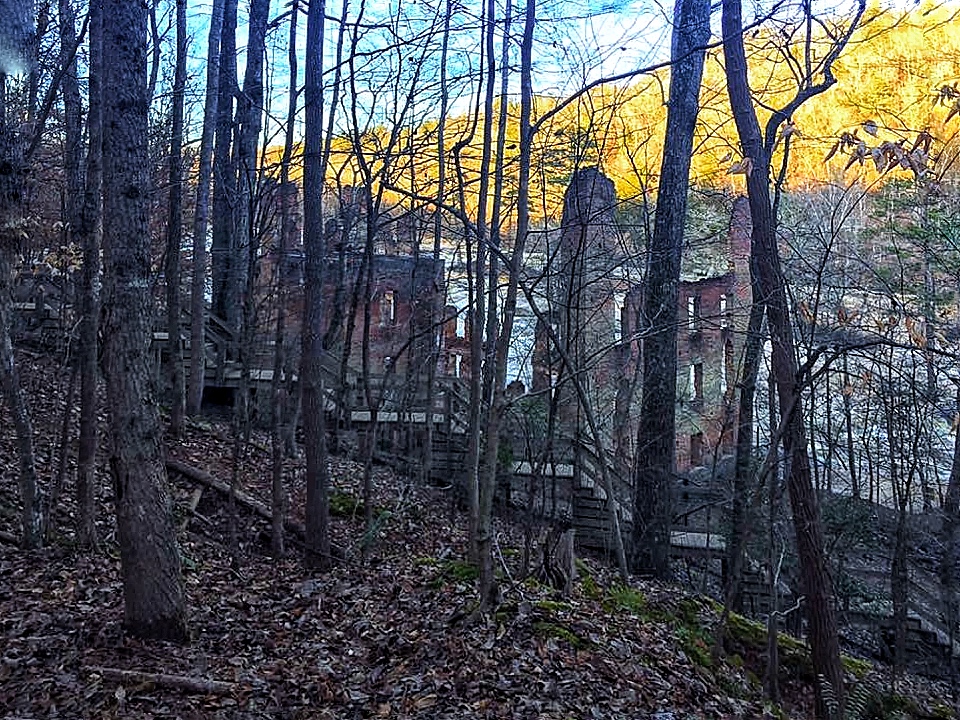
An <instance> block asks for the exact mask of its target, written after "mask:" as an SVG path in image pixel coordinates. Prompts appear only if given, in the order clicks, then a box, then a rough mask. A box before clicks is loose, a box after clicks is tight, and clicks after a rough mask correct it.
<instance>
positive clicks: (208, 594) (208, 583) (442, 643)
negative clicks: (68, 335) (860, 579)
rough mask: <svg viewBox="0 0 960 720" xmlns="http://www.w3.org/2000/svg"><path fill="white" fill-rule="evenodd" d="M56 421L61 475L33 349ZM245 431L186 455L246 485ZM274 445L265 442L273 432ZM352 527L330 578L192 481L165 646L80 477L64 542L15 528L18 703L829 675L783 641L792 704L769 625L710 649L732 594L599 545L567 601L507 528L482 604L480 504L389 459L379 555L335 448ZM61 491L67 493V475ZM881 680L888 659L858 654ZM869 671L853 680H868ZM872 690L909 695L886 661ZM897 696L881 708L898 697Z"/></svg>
mask: <svg viewBox="0 0 960 720" xmlns="http://www.w3.org/2000/svg"><path fill="white" fill-rule="evenodd" d="M23 359H24V360H25V361H27V366H26V368H25V373H24V375H25V378H26V384H27V385H28V386H29V388H30V390H31V397H32V398H33V411H34V413H35V418H36V427H37V428H38V434H39V442H38V447H39V448H40V456H41V458H43V461H44V465H43V467H42V468H41V476H42V477H44V478H49V477H51V476H52V474H53V468H52V466H51V465H50V459H51V458H52V457H53V458H55V456H56V453H55V452H52V451H51V450H52V449H54V448H56V447H57V437H56V435H57V428H58V427H59V426H60V422H59V419H58V415H59V414H60V413H61V402H62V400H63V394H62V393H61V392H60V387H61V386H63V385H65V383H66V379H65V378H64V377H62V374H61V372H60V369H59V368H58V367H56V366H55V365H53V364H52V363H50V362H49V361H40V360H37V359H34V358H27V357H24V358H23ZM0 427H2V428H4V431H3V433H2V434H0V467H2V468H4V471H3V473H2V476H0V477H2V480H0V531H2V532H3V533H5V534H12V533H14V532H15V531H16V518H17V508H16V505H17V501H16V497H17V490H16V484H15V480H14V479H15V471H14V466H15V456H14V454H13V447H12V437H11V432H10V430H9V428H10V425H9V422H8V419H7V418H6V416H5V415H0ZM258 446H261V443H258V442H257V440H256V438H255V440H254V442H253V444H252V445H251V450H250V455H249V457H248V458H247V459H246V462H245V463H244V465H243V468H242V470H241V478H242V486H243V490H244V492H246V493H249V494H250V495H253V496H255V497H260V498H261V499H266V498H267V497H268V486H267V481H268V478H267V474H266V471H265V468H267V467H268V457H267V454H266V452H265V450H264V449H259V447H258ZM230 447H231V443H230V442H229V437H228V428H227V427H226V426H222V425H218V424H216V423H211V424H207V423H203V424H199V425H194V426H192V427H191V428H190V429H189V431H188V435H187V437H186V438H185V440H184V442H183V443H182V445H180V446H178V447H177V448H174V449H171V451H170V455H171V457H174V458H177V459H179V460H180V461H181V462H185V463H188V464H190V465H191V466H194V467H198V468H203V469H205V470H206V471H208V472H209V473H211V474H212V475H214V476H216V477H219V478H221V479H225V478H228V477H229V475H228V469H229V467H230V459H229V458H230V454H229V449H230ZM262 447H263V448H265V447H266V445H265V444H264V445H262ZM331 469H332V471H333V476H334V478H335V484H336V487H337V493H336V495H335V502H334V503H333V511H334V515H335V521H334V522H335V527H334V539H335V541H336V542H337V543H338V544H340V545H341V546H342V547H344V548H346V550H347V560H346V561H344V562H342V563H341V564H339V565H338V566H337V567H336V568H335V569H334V570H333V571H331V572H330V573H329V574H327V575H324V576H314V575H310V574H308V573H305V571H304V570H303V569H302V567H301V565H300V564H299V562H298V559H297V553H296V552H295V551H294V552H293V554H292V556H291V557H290V558H288V559H284V560H282V561H276V560H273V559H271V558H269V557H268V556H267V555H266V554H265V550H266V545H267V543H268V532H267V531H268V528H267V525H266V523H265V521H263V520H261V519H260V518H258V517H257V516H255V515H254V514H252V513H250V512H248V511H247V510H245V509H244V508H243V507H241V508H240V509H239V510H238V528H239V537H240V544H241V550H240V554H239V556H238V557H237V561H236V562H232V559H231V554H230V552H229V551H228V546H227V537H228V536H229V533H228V529H227V528H228V524H227V518H228V512H229V506H228V503H227V501H226V499H225V498H224V497H222V496H221V495H220V494H218V493H217V492H215V491H213V490H211V489H209V488H207V489H204V490H203V491H202V493H199V499H198V502H197V503H196V505H195V508H196V509H195V511H193V512H191V511H189V509H188V508H189V506H190V504H191V501H192V500H197V495H198V490H199V488H201V486H200V485H197V484H195V483H193V482H191V481H190V480H188V479H186V478H184V477H183V476H182V475H180V474H177V473H173V474H172V491H173V495H174V498H175V501H176V512H177V515H178V520H179V522H180V527H181V535H180V540H181V543H182V552H183V565H184V573H185V576H186V580H187V587H188V593H189V599H190V606H191V617H190V623H191V628H192V632H193V642H192V643H191V644H190V645H189V646H186V647H180V646H172V645H167V644H162V643H144V642H139V641H136V640H133V639H131V638H128V637H125V636H124V634H123V632H122V628H121V620H122V599H121V595H120V578H119V562H118V559H117V547H116V542H115V537H114V534H113V522H112V518H111V517H110V515H109V513H110V512H111V508H110V502H109V497H108V495H109V493H108V492H107V489H106V479H107V475H106V468H105V467H101V477H102V479H103V480H104V482H105V486H104V488H103V490H102V493H101V496H102V500H103V508H102V509H103V514H102V516H101V524H100V532H101V537H102V538H104V544H103V550H104V552H103V553H102V554H97V555H92V556H91V555H87V554H83V553H80V552H79V551H77V550H76V549H75V548H73V547H72V545H71V543H72V531H71V530H70V529H69V518H70V515H71V508H72V500H71V499H70V498H69V496H70V493H71V490H72V488H71V487H70V483H69V482H68V483H67V485H66V486H65V487H63V488H62V492H63V496H62V497H63V500H62V502H61V503H60V505H59V508H58V511H57V532H56V534H55V541H54V543H53V544H52V545H51V547H49V548H47V549H45V550H42V551H39V552H34V553H29V554H28V553H24V552H22V551H20V550H19V549H17V548H15V547H13V546H11V545H10V544H9V543H8V542H0V628H2V634H3V637H4V639H5V642H4V644H3V647H2V650H0V653H2V657H0V716H4V717H123V718H147V717H183V718H192V717H197V718H207V717H222V718H266V717H271V718H277V717H279V718H361V717H393V718H470V717H487V718H507V717H513V718H558V719H559V718H570V717H576V718H588V717H590V718H624V717H631V718H646V717H657V718H660V719H661V720H666V719H667V718H676V719H679V718H701V717H703V718H708V717H709V718H721V717H722V718H742V717H791V718H803V717H809V716H810V714H811V702H812V700H811V698H812V695H813V688H812V685H811V681H812V678H810V677H809V671H808V665H807V662H806V660H805V654H804V652H803V648H802V646H800V645H798V644H797V643H796V642H795V641H790V642H786V643H782V645H781V655H782V671H781V687H782V690H783V693H784V703H783V707H782V710H781V709H770V708H766V707H765V705H764V702H763V699H762V688H761V678H762V676H763V661H762V657H763V635H762V630H761V629H760V627H759V626H755V625H752V624H750V623H747V622H745V621H742V620H738V621H737V622H735V623H734V625H733V628H734V630H733V636H734V637H733V639H732V640H731V642H730V644H729V647H728V653H727V659H725V660H721V661H715V660H714V659H712V658H711V648H712V644H713V640H712V637H713V629H714V626H715V624H716V620H717V608H716V605H715V604H714V603H713V602H712V601H709V600H706V599H703V598H700V597H697V596H693V595H689V594H687V593H685V592H684V591H682V590H681V589H680V588H678V587H675V586H670V585H659V584H654V583H647V582H636V583H634V584H633V585H632V586H631V587H629V588H626V587H623V586H622V585H620V584H618V583H617V582H616V581H615V579H614V575H613V574H612V573H611V572H610V571H609V570H608V569H606V568H604V567H602V566H601V565H599V564H598V563H595V562H593V561H591V560H590V559H585V560H582V561H580V562H579V563H578V567H579V578H578V581H577V582H576V584H575V587H574V590H573V593H572V595H571V596H569V597H562V596H561V595H560V594H559V593H557V592H556V591H555V590H553V589H551V588H550V587H549V586H547V585H544V584H541V583H540V582H538V581H536V580H534V579H526V580H523V581H519V580H518V573H519V566H520V555H521V553H520V548H521V547H522V544H523V543H522V538H521V532H520V530H519V529H518V527H516V526H514V525H511V524H510V523H507V522H506V521H501V522H500V523H499V525H498V529H497V556H498V558H499V560H500V571H501V574H502V578H501V580H502V602H501V605H500V607H499V608H498V610H497V612H496V613H495V614H494V616H493V617H489V618H483V617H478V616H477V615H476V614H475V613H474V589H473V572H472V568H471V567H470V566H468V565H466V564H464V563H463V562H462V561H461V558H462V557H463V553H464V545H465V538H464V533H463V531H462V526H463V525H464V522H463V518H462V516H461V515H460V514H459V513H458V512H457V511H456V509H455V508H454V507H453V506H452V505H451V502H452V500H451V497H450V492H449V491H445V490H442V489H438V488H432V487H422V486H418V485H415V484H412V483H411V482H410V481H409V480H407V479H405V478H402V477H397V476H396V475H395V474H394V473H393V472H392V471H391V470H390V469H389V468H381V469H379V471H378V473H377V481H376V503H377V511H378V514H379V517H380V520H381V522H380V524H379V526H378V531H377V533H376V535H375V537H372V538H370V540H371V542H370V546H369V548H370V549H369V557H368V558H367V560H366V561H365V562H364V561H363V560H362V557H361V553H360V543H361V541H362V537H361V532H362V517H361V515H362V513H361V514H358V513H357V510H358V507H357V503H356V501H355V500H353V498H356V497H358V496H359V493H360V488H359V479H360V476H361V473H360V469H359V468H358V467H357V466H356V465H355V464H354V463H352V462H350V461H348V460H343V459H334V460H333V462H332V465H331ZM287 470H288V474H289V477H290V486H289V487H290V490H291V495H292V503H291V505H292V513H291V514H292V516H293V518H294V520H296V519H297V517H298V515H299V514H300V512H301V507H302V497H301V495H302V487H300V485H299V484H298V483H299V480H298V478H299V476H300V472H299V470H300V468H299V464H298V463H297V462H292V463H291V464H290V465H289V467H288V468H287ZM48 489H49V487H48ZM848 667H849V668H850V669H851V670H856V671H857V672H858V673H861V674H862V673H863V672H864V671H866V670H867V669H868V668H870V665H869V664H868V663H865V662H863V661H856V662H855V661H851V662H849V663H848ZM852 677H853V676H852V675H851V678H852ZM858 682H859V683H860V684H861V685H862V686H863V687H864V688H866V687H868V686H869V687H871V688H877V689H878V690H877V694H878V696H879V694H883V693H881V691H880V690H879V688H886V687H889V680H888V671H887V670H886V669H884V668H882V667H875V668H873V669H872V670H870V673H869V675H868V678H867V679H866V680H860V681H858ZM899 693H900V694H899V695H898V696H897V700H896V702H895V703H894V704H893V705H888V706H887V707H888V709H887V710H882V711H881V710H878V711H877V712H879V713H880V714H879V715H877V714H874V715H873V716H874V717H894V715H891V714H889V713H890V712H892V711H891V710H890V709H889V708H891V707H894V705H896V706H898V707H903V708H908V709H910V710H911V713H910V714H908V715H905V717H952V716H953V715H952V714H951V711H950V709H949V706H948V705H947V696H946V694H945V693H946V690H945V688H942V687H938V686H936V685H934V684H932V683H929V682H926V681H922V680H921V679H918V678H909V679H907V680H906V681H904V682H903V683H902V684H901V685H900V687H899ZM877 707H879V705H878V706H877Z"/></svg>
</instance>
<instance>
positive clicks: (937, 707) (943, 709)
mask: <svg viewBox="0 0 960 720" xmlns="http://www.w3.org/2000/svg"><path fill="white" fill-rule="evenodd" d="M930 714H931V715H932V716H933V717H935V718H955V717H956V715H955V714H954V712H953V708H952V707H950V706H949V705H946V704H945V703H942V702H936V703H934V705H933V707H932V708H930Z"/></svg>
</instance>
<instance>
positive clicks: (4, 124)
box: [0, 3, 43, 548]
mask: <svg viewBox="0 0 960 720" xmlns="http://www.w3.org/2000/svg"><path fill="white" fill-rule="evenodd" d="M10 15H11V17H10V18H9V20H11V21H12V22H11V23H10V25H11V30H14V31H16V30H22V31H23V32H22V34H21V35H20V36H19V37H13V38H11V40H12V41H14V43H15V44H14V45H13V46H12V47H11V50H12V51H13V53H15V54H18V55H19V56H20V59H24V60H26V61H27V62H29V60H28V59H27V55H28V52H27V45H28V41H29V31H30V29H32V21H31V17H30V15H31V8H30V4H29V3H19V4H16V3H15V7H13V8H11V13H10ZM18 51H19V52H18ZM6 85H7V76H6V75H5V74H4V73H0V166H3V167H4V168H6V171H5V172H3V173H0V391H2V393H3V398H4V400H5V402H6V403H7V407H8V409H9V410H10V415H11V416H12V419H13V426H14V430H15V432H16V437H17V453H18V457H19V461H20V470H19V475H18V477H19V484H20V500H21V502H22V510H21V516H20V525H21V536H20V542H21V544H22V545H23V547H25V548H35V547H39V546H40V544H41V542H42V541H43V536H42V512H41V511H42V507H43V503H42V500H41V497H40V486H39V483H38V480H37V469H36V458H35V455H34V448H33V425H32V423H31V420H30V411H29V408H28V407H27V403H26V398H25V397H24V394H23V389H22V388H21V386H20V375H19V372H18V369H17V364H16V360H15V358H14V353H13V341H12V338H11V337H10V328H11V324H12V322H13V317H12V312H13V288H12V285H11V282H12V279H13V271H14V268H15V267H16V260H17V256H18V253H19V248H20V241H19V238H20V233H19V227H20V224H21V222H22V219H21V212H22V203H23V193H24V186H23V183H24V177H23V148H22V138H21V137H20V135H19V133H18V132H17V131H16V129H15V127H14V124H13V120H12V118H8V117H7V113H6V107H7V103H6V100H7V98H6V93H7V87H6Z"/></svg>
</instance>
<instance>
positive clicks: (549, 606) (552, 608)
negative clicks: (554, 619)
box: [533, 600, 572, 615]
mask: <svg viewBox="0 0 960 720" xmlns="http://www.w3.org/2000/svg"><path fill="white" fill-rule="evenodd" d="M533 606H534V607H535V608H537V609H538V610H543V611H545V612H548V613H550V614H552V615H555V614H557V613H559V612H567V611H569V610H571V609H572V608H571V605H570V603H568V602H563V601H562V600H537V601H536V602H535V603H534V604H533Z"/></svg>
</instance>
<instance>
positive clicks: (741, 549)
mask: <svg viewBox="0 0 960 720" xmlns="http://www.w3.org/2000/svg"><path fill="white" fill-rule="evenodd" d="M751 275H753V273H751ZM754 296H755V297H758V296H759V294H758V293H757V292H756V289H755V292H754ZM763 317H764V307H763V303H761V302H759V301H757V302H754V303H753V304H752V305H751V306H750V318H749V320H748V321H747V323H748V324H747V341H746V344H745V346H744V352H743V368H742V370H741V373H740V382H739V383H738V384H739V387H740V397H739V401H738V406H737V447H736V458H735V460H734V463H735V467H734V476H733V507H732V512H731V518H730V524H731V532H730V550H729V553H728V555H727V568H728V569H727V584H726V588H725V590H724V596H725V597H724V603H725V604H726V606H727V608H729V609H730V610H733V611H735V612H739V611H740V590H741V586H742V584H743V563H744V559H745V555H746V545H747V540H748V534H749V529H750V519H751V518H750V505H751V503H750V492H751V485H752V482H751V479H752V478H753V477H754V461H753V426H754V422H753V417H754V398H755V397H756V392H757V375H758V374H759V372H760V351H761V350H762V349H763Z"/></svg>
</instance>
